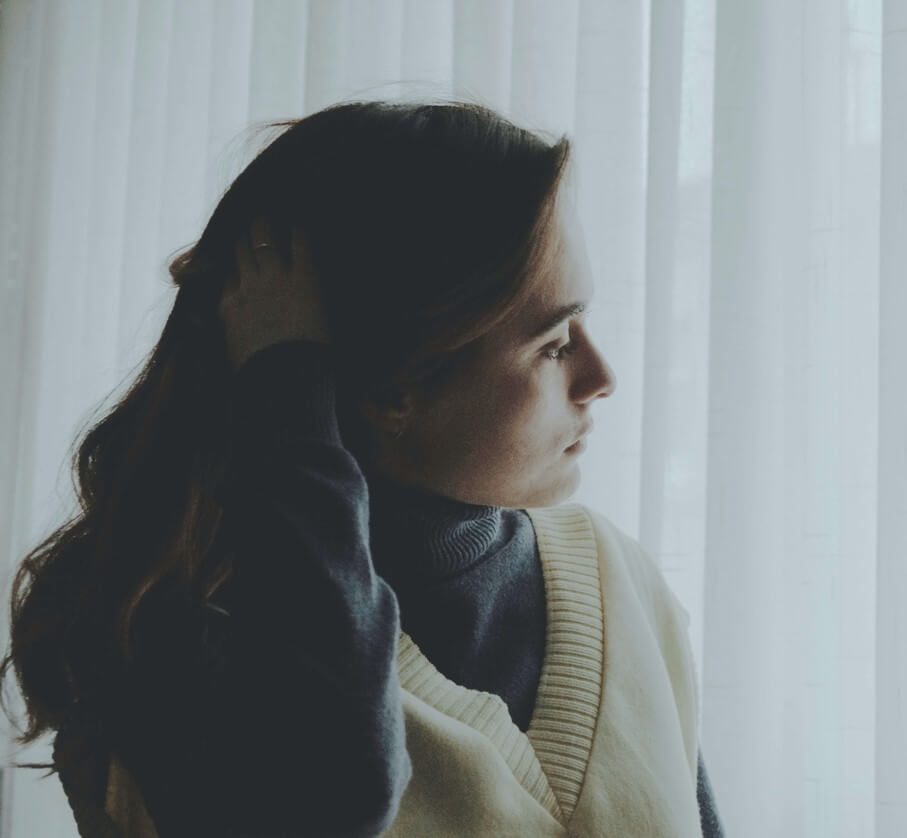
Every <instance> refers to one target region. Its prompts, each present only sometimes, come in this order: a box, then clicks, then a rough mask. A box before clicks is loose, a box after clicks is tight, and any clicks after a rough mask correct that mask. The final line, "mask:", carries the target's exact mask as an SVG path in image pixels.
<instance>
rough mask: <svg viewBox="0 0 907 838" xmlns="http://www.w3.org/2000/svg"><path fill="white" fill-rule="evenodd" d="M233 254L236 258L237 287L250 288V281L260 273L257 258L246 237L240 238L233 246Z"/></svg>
mask: <svg viewBox="0 0 907 838" xmlns="http://www.w3.org/2000/svg"><path fill="white" fill-rule="evenodd" d="M233 254H234V256H235V258H236V273H237V278H238V282H237V286H238V288H243V287H244V286H248V284H249V281H250V280H251V279H252V277H254V276H255V275H256V274H257V273H258V265H257V264H256V263H255V257H254V256H253V255H252V249H251V248H250V247H249V244H248V242H247V241H246V238H245V236H240V237H239V238H238V239H237V240H236V244H234V246H233Z"/></svg>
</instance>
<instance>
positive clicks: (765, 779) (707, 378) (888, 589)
mask: <svg viewBox="0 0 907 838" xmlns="http://www.w3.org/2000/svg"><path fill="white" fill-rule="evenodd" d="M905 33H907V0H848V2H847V3H843V2H842V3H828V2H826V0H794V1H793V2H791V0H760V2H758V3H754V2H751V0H649V2H624V1H623V0H568V1H567V2H557V3H550V2H544V1H543V0H427V2H422V0H193V2H191V3H184V2H178V0H82V2H79V3H77V4H73V3H66V2H61V0H5V2H3V3H0V266H2V270H0V386H2V388H3V393H4V394H5V395H4V398H2V399H0V543H2V544H3V545H4V549H5V550H6V555H7V556H8V559H7V565H6V567H5V577H4V587H3V589H2V590H0V593H2V595H3V598H4V601H8V591H9V580H10V578H11V575H12V572H13V569H14V567H15V565H16V564H17V563H18V561H19V560H20V559H21V558H22V556H24V555H25V553H26V552H27V551H28V550H29V549H31V547H33V546H34V545H35V544H36V542H37V541H38V540H39V539H40V538H41V537H43V536H44V535H46V534H47V533H49V532H50V530H51V529H52V528H54V527H55V526H56V525H57V524H59V523H60V521H61V520H62V518H63V517H64V516H65V515H66V514H67V513H68V512H71V511H72V510H73V508H74V503H75V501H74V497H73V494H72V490H71V486H70V478H69V472H68V470H69V454H70V452H71V450H72V445H73V442H74V440H75V438H76V436H77V435H78V434H79V433H80V432H81V431H82V430H84V429H85V428H86V427H87V425H88V424H89V423H90V422H91V421H92V420H94V419H95V418H97V414H98V411H99V410H100V409H101V407H102V406H103V405H109V404H112V403H113V402H114V401H115V398H116V396H117V395H118V394H121V393H122V392H123V390H124V389H125V387H126V386H127V385H128V383H129V382H130V381H131V380H132V376H133V375H134V373H135V372H136V370H137V367H138V365H139V364H140V363H141V361H142V359H143V358H144V357H145V355H146V354H147V353H148V351H149V350H150V348H151V347H152V346H153V344H154V343H155V342H156V340H157V337H158V336H159V334H160V329H161V327H162V325H163V322H164V320H165V318H166V316H167V313H168V312H169V308H170V305H171V304H172V301H173V297H174V291H173V289H172V288H171V287H170V282H169V277H168V276H167V272H166V266H167V263H168V261H169V258H170V257H171V256H172V255H173V254H174V253H175V252H176V251H177V250H178V249H180V248H182V247H183V246H185V245H187V244H190V243H191V242H192V241H194V239H195V238H197V237H198V235H199V234H200V232H201V230H202V228H203V226H204V223H205V222H206V220H207V219H208V217H209V216H210V213H211V211H212V210H213V208H214V206H215V204H216V202H217V200H218V198H219V196H220V195H221V194H222V192H223V190H224V189H225V188H226V187H227V186H228V185H229V183H230V182H231V181H232V179H233V178H234V177H235V176H236V175H237V174H238V173H239V171H240V170H241V169H242V168H243V167H244V166H245V164H246V163H247V162H248V161H249V160H250V159H251V158H252V156H253V155H254V154H255V153H256V152H257V151H258V150H259V149H260V148H261V147H262V146H263V145H264V144H265V143H266V142H267V141H268V139H269V138H270V137H271V136H273V134H271V133H269V132H268V131H267V130H260V126H262V125H263V124H264V123H265V122H267V121H268V120H273V119H284V118H288V117H296V116H302V115H306V114H310V113H313V112H315V111H317V110H319V109H321V108H323V107H326V106H327V105H330V104H332V103H334V102H337V101H341V100H344V99H349V98H395V97H406V98H413V97H418V96H428V97H432V98H434V97H439V96H446V95H450V94H453V95H457V96H465V97H468V98H472V99H474V100H476V101H480V102H482V103H484V104H487V105H489V106H491V107H493V108H496V109H498V110H500V111H502V112H503V113H504V114H505V115H508V116H510V117H511V118H513V119H514V120H516V121H517V122H519V123H520V124H523V125H526V126H527V127H530V128H534V129H537V130H539V131H542V132H544V133H545V134H547V135H548V136H549V137H551V138H555V137H558V136H560V135H561V134H563V133H566V134H568V135H569V136H570V137H571V139H572V141H573V144H574V152H575V154H574V167H575V174H576V181H575V197H576V200H577V205H578V208H579V211H580V217H581V220H582V224H583V227H584V230H585V234H586V244H587V248H588V252H589V258H590V262H591V265H592V268H593V270H594V272H595V274H596V277H597V280H598V287H597V290H596V296H595V300H594V303H593V308H592V311H591V313H590V316H589V324H590V326H591V328H592V329H593V330H594V333H595V337H596V339H597V342H598V343H599V345H600V346H601V348H602V350H603V352H604V354H605V356H606V357H607V358H608V360H609V362H610V363H611V365H612V366H613V367H614V369H615V371H616V374H617V379H618V387H617V391H616V393H615V394H614V396H613V397H612V398H610V399H608V400H607V401H605V402H602V403H599V404H597V405H596V432H595V434H594V435H593V436H592V437H591V438H590V444H589V448H588V450H587V452H586V454H585V455H584V459H583V474H584V481H583V486H582V488H581V490H580V491H579V493H578V494H577V495H576V496H575V499H576V500H579V501H582V502H584V503H587V504H589V505H591V506H593V507H595V508H596V509H598V510H600V511H601V512H602V513H604V514H606V515H607V516H608V517H609V518H611V519H612V520H613V521H614V522H615V523H616V524H617V525H618V526H620V527H621V528H622V529H624V530H626V531H627V532H628V533H629V534H631V535H633V536H634V537H637V538H638V539H639V540H640V541H641V543H642V544H643V546H644V547H645V548H646V549H647V550H649V552H650V553H651V554H652V555H653V556H654V557H655V559H656V561H657V562H658V564H659V566H660V567H661V568H662V570H663V572H664V574H665V577H666V578H667V580H668V582H669V584H670V585H671V587H672V588H673V589H674V591H675V592H676V593H677V595H678V596H679V598H680V599H681V601H682V602H683V604H684V606H685V607H686V608H687V609H688V611H689V612H690V614H691V640H692V643H693V648H694V653H695V656H696V660H697V665H698V669H699V673H698V674H699V679H700V682H701V696H702V707H701V710H702V749H703V753H704V755H705V759H706V763H707V765H708V770H709V775H710V778H711V781H712V785H713V787H714V791H715V796H716V800H717V803H718V806H719V810H720V812H721V815H722V819H723V820H724V822H725V825H726V828H727V831H728V834H729V835H734V836H739V837H740V838H756V836H759V837H760V838H761V836H765V835H772V836H779V838H801V837H802V836H810V838H813V836H814V837H815V838H819V836H821V838H828V836H833V837H834V838H856V836H859V838H863V836H875V838H901V836H903V835H904V834H905V830H907V768H905V764H904V759H903V755H904V754H905V753H907V702H905V696H907V666H905V663H904V662H905V660H907V618H905V617H904V613H905V610H904V607H903V604H904V602H907V562H905V561H904V556H905V555H907V501H905V498H907V476H905V475H907V445H905V443H904V440H905V428H907V397H905V388H904V383H903V382H904V381H905V380H907V369H905V366H907V337H905V335H907V330H905V329H904V328H903V321H904V320H905V319H907V291H905V288H907V283H905V282H904V281H903V276H902V274H903V272H904V265H905V264H907V236H905V229H907V151H905V150H907V142H905V141H907V105H905V102H907V34H905ZM2 622H3V623H4V626H3V632H4V634H3V635H2V636H0V639H3V640H4V642H5V640H6V636H5V631H6V629H5V621H2ZM46 756H47V749H46V747H45V746H38V747H36V748H33V749H30V750H29V751H28V752H26V753H22V754H18V757H19V758H20V759H42V758H46ZM0 827H2V830H3V831H2V833H0V838H2V836H17V837H18V836H25V835H54V836H61V838H66V836H74V835H75V828H74V826H73V824H72V818H71V815H70V814H69V810H68V807H67V804H66V802H65V800H64V799H63V796H62V792H61V791H60V789H59V784H58V783H56V782H55V781H51V780H41V779H40V777H39V772H29V771H26V770H21V771H7V772H5V779H4V788H3V790H2V812H0Z"/></svg>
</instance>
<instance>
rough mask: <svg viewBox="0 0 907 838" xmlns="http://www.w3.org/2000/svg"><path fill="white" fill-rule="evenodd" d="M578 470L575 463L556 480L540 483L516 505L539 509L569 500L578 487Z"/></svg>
mask: <svg viewBox="0 0 907 838" xmlns="http://www.w3.org/2000/svg"><path fill="white" fill-rule="evenodd" d="M579 484H580V471H579V467H578V466H577V465H575V464H574V465H573V467H572V468H571V469H570V470H569V472H568V474H567V475H565V476H564V477H563V478H562V479H561V480H559V481H558V482H556V483H554V482H552V483H550V484H548V485H547V486H542V485H541V483H540V485H538V486H537V487H536V488H535V489H534V490H533V491H532V492H529V493H528V494H527V497H526V498H525V499H524V500H523V501H522V502H521V503H519V504H517V506H519V507H528V508H530V509H540V508H542V507H545V506H557V505H558V504H560V503H564V502H565V501H567V500H569V499H570V498H571V497H572V496H573V495H574V494H575V493H576V490H577V489H578V488H579Z"/></svg>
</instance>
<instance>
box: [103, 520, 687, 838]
mask: <svg viewBox="0 0 907 838" xmlns="http://www.w3.org/2000/svg"><path fill="white" fill-rule="evenodd" d="M527 512H528V513H529V516H530V518H531V520H532V524H533V526H534V528H535V532H536V537H537V539H538V545H539V553H540V556H541V560H542V567H543V572H544V577H545V594H546V602H547V615H548V633H547V640H546V647H545V659H544V662H543V665H542V674H541V679H540V682H539V688H538V695H537V698H536V705H535V709H534V711H533V715H532V720H531V722H530V725H529V729H528V731H527V732H526V733H523V732H522V731H521V730H520V729H519V728H518V727H517V726H516V725H515V724H514V723H513V721H512V720H511V718H510V714H509V712H508V709H507V705H506V704H505V703H504V701H503V700H502V699H501V698H500V697H499V696H497V695H493V694H491V693H485V692H480V691H478V690H471V689H467V688H465V687H462V686H460V685H458V684H455V683H454V682H452V681H450V680H449V679H448V678H446V677H445V676H444V675H443V674H441V673H440V672H439V671H438V670H437V669H436V668H435V667H434V666H433V665H432V663H431V662H430V661H429V660H428V659H427V658H426V657H425V656H424V655H423V654H422V653H421V652H420V651H419V648H418V647H417V646H416V645H415V643H413V641H412V640H411V639H410V637H409V636H408V635H407V634H405V633H402V632H401V635H400V640H399V644H398V654H397V664H398V671H399V674H400V683H401V687H402V691H403V692H402V695H403V707H404V712H405V718H406V747H407V750H408V752H409V755H410V759H411V761H412V765H413V777H412V780H411V781H410V783H409V785H408V786H407V789H406V792H405V794H404V796H403V799H402V801H401V803H400V809H399V812H398V815H397V818H396V819H395V821H394V823H393V824H392V826H391V827H390V829H389V830H387V831H386V832H385V833H384V835H385V836H388V838H423V836H425V837H426V838H427V836H431V838H441V836H449V838H472V836H475V837H476V838H505V836H512V838H535V836H539V838H542V836H571V837H572V838H574V837H575V838H586V837H587V836H588V838H593V837H594V838H605V836H607V838H701V836H702V832H701V829H700V824H699V808H698V803H697V799H696V772H697V755H698V744H699V724H698V695H697V687H696V673H695V669H694V664H693V658H692V651H691V648H690V645H689V640H688V635H687V627H688V624H689V616H688V614H687V612H686V611H685V609H684V608H683V606H682V605H681V604H680V603H679V601H678V600H677V598H676V597H675V596H674V595H673V593H672V592H671V591H670V589H669V588H668V586H667V583H666V582H665V581H664V578H663V577H662V575H661V573H660V571H659V570H658V568H657V567H656V565H655V564H654V563H653V562H652V560H651V559H650V558H649V557H648V556H647V555H646V554H645V553H644V552H643V551H642V549H641V548H640V547H639V545H638V544H637V543H636V542H635V541H633V540H632V539H630V538H628V537H627V536H626V535H624V534H623V533H622V532H621V531H620V530H618V529H617V528H616V527H615V526H614V525H613V524H611V523H610V522H609V521H607V519H605V518H603V517H602V516H600V515H598V514H596V513H594V512H592V511H590V510H588V509H587V508H586V507H584V506H581V505H578V504H570V505H565V506H559V507H552V508H548V509H529V510H527ZM107 811H108V812H109V813H110V815H111V816H112V817H113V819H114V820H115V821H116V822H118V823H119V824H121V825H122V826H124V827H126V830H125V834H126V835H129V836H136V838H156V833H155V831H154V828H153V826H152V825H151V822H150V819H149V818H148V817H147V814H146V813H145V812H144V807H143V806H142V805H141V797H140V795H139V793H138V790H137V789H136V788H135V786H134V785H133V784H132V782H131V780H130V778H129V776H128V774H127V772H125V771H124V770H123V769H122V767H121V766H120V765H119V763H118V761H117V760H116V759H115V758H114V759H112V760H111V772H110V777H109V782H108V796H107Z"/></svg>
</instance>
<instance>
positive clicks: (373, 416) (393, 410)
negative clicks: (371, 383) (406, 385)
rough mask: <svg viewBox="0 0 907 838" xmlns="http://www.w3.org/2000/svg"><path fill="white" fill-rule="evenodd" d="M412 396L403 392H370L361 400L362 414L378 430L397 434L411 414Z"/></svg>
mask: <svg viewBox="0 0 907 838" xmlns="http://www.w3.org/2000/svg"><path fill="white" fill-rule="evenodd" d="M413 403H414V402H413V396H412V394H411V393H409V392H408V391H405V390H397V389H391V388H385V389H380V390H379V389H376V390H372V391H370V392H369V393H367V394H366V395H365V397H364V398H363V400H362V414H363V415H364V416H365V418H366V419H368V420H369V422H371V423H372V425H374V426H375V427H376V428H378V430H380V431H384V432H385V433H388V434H390V435H391V436H394V435H397V434H399V433H400V432H401V431H402V430H403V429H404V428H405V427H406V424H407V423H408V422H409V420H410V417H411V416H412V414H413Z"/></svg>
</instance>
